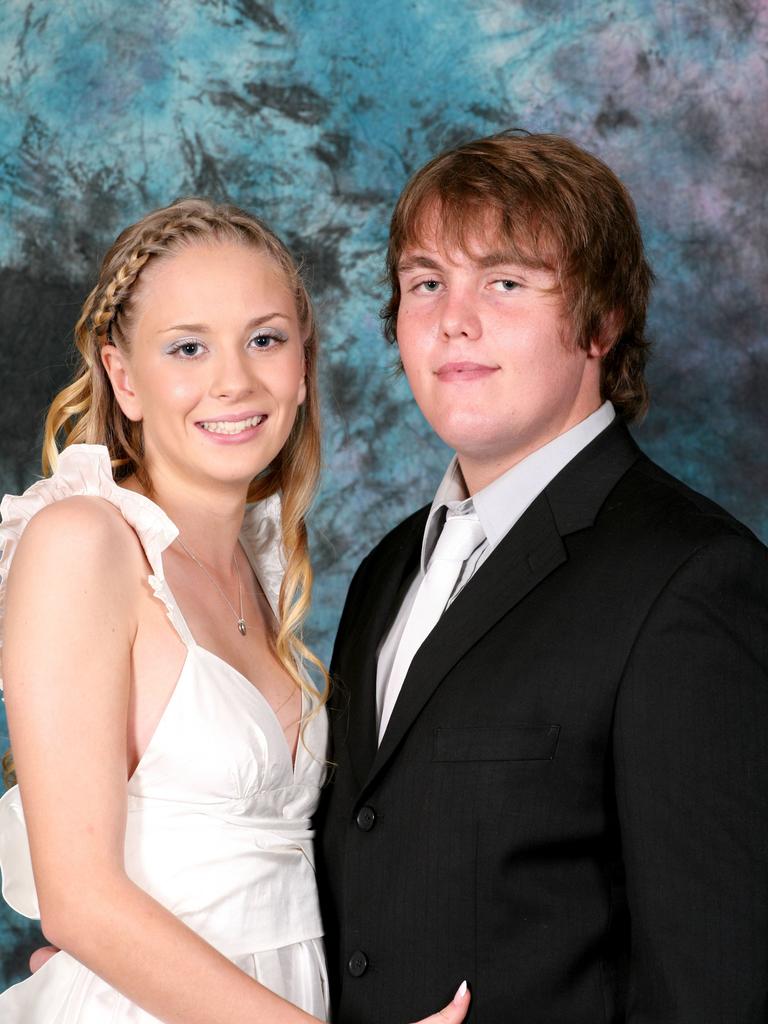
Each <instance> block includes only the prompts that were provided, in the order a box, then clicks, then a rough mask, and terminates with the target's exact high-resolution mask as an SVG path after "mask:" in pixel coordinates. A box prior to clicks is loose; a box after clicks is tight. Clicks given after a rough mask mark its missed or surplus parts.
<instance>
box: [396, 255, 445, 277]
mask: <svg viewBox="0 0 768 1024" xmlns="http://www.w3.org/2000/svg"><path fill="white" fill-rule="evenodd" d="M417 268H418V269H420V270H439V269H440V264H439V263H437V262H436V261H435V260H433V259H431V258H430V257H429V256H406V257H405V258H404V259H402V260H400V262H399V263H398V264H397V272H398V274H407V273H408V271H409V270H416V269H417Z"/></svg>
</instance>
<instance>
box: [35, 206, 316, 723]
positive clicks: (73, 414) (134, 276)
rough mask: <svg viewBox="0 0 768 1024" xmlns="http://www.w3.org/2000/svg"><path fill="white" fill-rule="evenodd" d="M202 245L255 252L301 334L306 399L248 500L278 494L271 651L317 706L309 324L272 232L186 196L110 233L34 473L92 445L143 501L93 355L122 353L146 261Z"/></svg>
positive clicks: (126, 436)
mask: <svg viewBox="0 0 768 1024" xmlns="http://www.w3.org/2000/svg"><path fill="white" fill-rule="evenodd" d="M211 241H213V242H217V241H234V242H237V243H239V244H242V245H245V246H248V247H251V248H253V249H255V250H256V251H257V252H260V253H265V254H266V255H267V256H269V258H270V259H272V260H274V262H275V263H276V264H277V266H278V267H279V268H280V270H281V272H282V273H283V274H284V275H285V279H286V281H287V283H288V286H289V288H290V289H291V291H292V293H293V297H294V300H295V302H296V311H297V314H298V319H299V324H300V326H301V329H302V332H303V342H304V358H305V367H306V385H307V394H306V399H305V400H304V402H303V404H302V405H301V406H299V409H298V412H297V415H296V420H295V422H294V424H293V428H292V429H291V432H290V435H289V437H288V440H287V441H286V443H285V445H284V447H283V449H282V451H280V453H279V454H278V455H277V457H276V458H275V459H274V461H273V462H272V463H271V464H270V465H269V466H268V467H267V468H266V469H265V470H264V471H263V472H261V473H259V475H258V476H256V477H254V479H253V480H252V481H251V484H250V487H249V488H248V501H250V502H254V501H260V500H262V499H264V498H267V497H269V495H271V494H275V493H279V494H280V497H281V516H282V533H283V544H284V548H285V555H286V571H285V576H284V578H283V583H282V586H281V588H280V596H279V603H278V611H279V624H278V631H277V635H276V637H274V638H273V643H274V650H275V654H276V655H277V657H278V659H279V661H280V662H281V664H282V665H283V667H284V668H285V670H286V671H287V672H288V674H289V675H290V676H291V678H292V679H293V681H294V682H295V684H296V685H297V686H298V687H299V688H300V689H301V690H302V691H303V692H306V693H307V694H309V695H310V696H311V697H312V698H313V699H314V700H317V701H318V702H319V703H320V704H322V703H324V702H325V700H326V699H327V696H328V673H327V671H326V669H325V666H324V665H323V663H322V662H321V661H320V659H319V658H317V657H316V655H315V654H313V653H312V651H311V650H310V649H309V648H308V647H307V646H306V644H305V643H304V642H303V640H302V636H301V631H302V625H303V622H304V619H305V617H306V615H307V612H308V610H309V605H310V597H311V592H312V568H311V566H310V562H309V554H308V544H307V528H306V524H305V516H306V514H307V511H308V509H309V507H310V505H311V503H312V499H313V497H314V494H315V489H316V486H317V480H318V476H319V472H320V416H319V395H318V387H317V345H318V339H317V327H316V324H315V317H314V312H313V309H312V303H311V301H310V298H309V294H308V293H307V289H306V287H305V286H304V282H303V281H302V279H301V274H300V272H299V268H298V267H297V265H296V263H295V262H294V260H293V258H292V257H291V254H290V253H289V252H288V249H287V248H286V247H285V245H284V244H283V243H282V242H281V241H280V239H279V238H278V237H277V235H275V234H274V233H273V232H272V231H270V229H269V228H268V227H267V226H266V225H265V224H263V223H262V222H261V221H260V220H258V218H256V217H254V216H252V215H251V214H249V213H246V212H245V211H244V210H240V209H238V208H237V207H235V206H229V205H220V204H215V203H212V202H210V201H208V200H207V199H200V198H195V197H193V198H187V199H179V200H177V201H176V202H174V203H171V204H170V206H165V207H163V208H162V209H159V210H154V211H153V212H152V213H149V214H147V216H146V217H142V219H141V220H140V221H138V222H137V223H136V224H132V225H131V226H130V227H128V228H126V229H125V231H123V232H122V233H121V234H120V235H119V236H118V238H117V240H116V241H115V243H114V245H113V246H112V248H111V249H110V250H109V252H108V253H107V254H106V256H105V257H104V261H103V263H102V265H101V270H100V272H99V279H98V281H97V283H96V286H95V287H94V289H93V290H92V291H91V293H90V295H89V296H88V298H87V299H86V300H85V304H84V305H83V309H82V313H81V314H80V319H79V320H78V321H77V324H76V325H75V344H76V346H77V349H78V352H79V360H78V365H77V367H76V370H75V375H74V379H73V381H72V383H71V384H69V385H67V387H65V388H64V389H63V390H61V391H60V392H59V393H58V394H57V395H56V397H55V398H54V400H53V402H52V403H51V406H50V409H49V410H48V415H47V417H46V420H45V435H44V440H43V473H44V474H45V475H46V476H48V475H50V474H51V473H52V472H53V470H54V469H55V467H56V461H57V458H58V454H59V452H60V451H61V450H62V449H63V448H66V447H67V446H68V445H71V444H82V443H85V444H102V445H106V447H107V448H108V449H109V453H110V457H111V460H112V469H113V473H114V475H115V479H117V480H121V479H124V478H125V477H128V476H131V475H135V476H136V479H137V480H138V481H139V483H140V484H141V485H142V487H143V488H144V490H145V491H146V492H147V494H150V495H151V493H152V481H151V480H150V478H149V475H148V473H147V470H146V466H145V464H144V457H143V456H144V445H143V436H142V425H141V423H134V422H132V421H131V420H129V419H128V418H127V417H126V416H125V415H124V414H123V412H122V410H121V409H120V406H119V405H118V403H117V400H116V399H115V396H114V392H113V391H112V386H111V384H110V381H109V378H108V377H107V373H106V371H105V369H104V366H103V364H102V361H101V349H102V347H103V346H104V345H107V344H113V345H117V346H118V347H119V348H122V349H127V348H128V347H129V344H128V334H127V330H128V327H129V326H130V321H131V313H132V304H133V297H134V293H135V291H136V286H137V284H138V282H139V279H140V277H141V274H142V272H143V271H144V269H145V268H146V267H147V266H148V265H149V264H151V263H152V262H155V261H158V260H161V259H163V258H168V257H170V256H173V255H174V254H175V253H177V252H178V251H179V250H180V249H182V248H183V247H185V246H187V245H190V244H194V243H199V242H203V243H205V242H211ZM307 663H309V664H310V665H311V666H313V667H314V669H315V670H316V671H317V672H318V673H319V674H320V676H321V679H322V684H323V685H322V688H320V687H314V686H312V685H311V684H309V683H308V682H307V680H306V679H305V678H304V675H303V674H302V672H301V666H303V665H305V664H307Z"/></svg>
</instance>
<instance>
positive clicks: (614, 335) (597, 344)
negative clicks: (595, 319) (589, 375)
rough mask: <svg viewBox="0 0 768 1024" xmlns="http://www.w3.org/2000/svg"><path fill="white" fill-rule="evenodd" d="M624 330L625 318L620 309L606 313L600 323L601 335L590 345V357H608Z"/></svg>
mask: <svg viewBox="0 0 768 1024" xmlns="http://www.w3.org/2000/svg"><path fill="white" fill-rule="evenodd" d="M623 329H624V316H623V314H622V312H621V310H620V309H611V310H609V311H608V312H607V313H604V314H603V316H602V318H601V321H600V333H599V335H598V336H597V337H595V338H593V339H592V341H591V343H590V346H589V355H591V356H593V357H594V358H596V359H598V358H602V357H603V356H607V355H608V353H609V352H610V351H611V349H612V348H613V346H614V345H615V344H616V342H617V341H618V340H619V338H620V337H621V332H622V331H623Z"/></svg>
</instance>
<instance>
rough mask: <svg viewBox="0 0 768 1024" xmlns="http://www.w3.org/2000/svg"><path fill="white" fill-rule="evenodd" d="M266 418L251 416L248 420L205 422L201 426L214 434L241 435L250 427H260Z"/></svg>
mask: <svg viewBox="0 0 768 1024" xmlns="http://www.w3.org/2000/svg"><path fill="white" fill-rule="evenodd" d="M266 418H267V417H266V416H263V415H261V416H251V417H249V418H248V419H247V420H203V421H202V422H201V423H200V426H201V427H202V428H203V430H210V432H211V433H212V434H239V433H241V432H242V431H243V430H248V428H249V427H258V425H259V424H260V423H263V422H264V420H265V419H266Z"/></svg>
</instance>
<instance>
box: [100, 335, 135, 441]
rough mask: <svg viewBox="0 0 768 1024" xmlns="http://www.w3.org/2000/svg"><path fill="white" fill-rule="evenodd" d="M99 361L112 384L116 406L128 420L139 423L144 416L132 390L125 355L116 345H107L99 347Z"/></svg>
mask: <svg viewBox="0 0 768 1024" xmlns="http://www.w3.org/2000/svg"><path fill="white" fill-rule="evenodd" d="M101 361H102V363H103V364H104V369H105V370H106V371H107V376H108V377H109V380H110V383H111V384H112V390H113V391H114V393H115V398H116V399H117V404H118V405H119V406H120V408H121V409H122V410H123V413H124V414H125V415H126V416H127V417H128V419H129V420H133V421H134V423H139V422H140V421H141V420H142V419H143V418H144V414H143V412H142V409H141V402H140V401H139V398H138V395H137V394H136V392H135V391H134V389H133V384H132V382H131V371H130V366H129V364H128V359H127V358H126V355H125V353H124V352H121V351H120V349H119V348H118V347H117V345H113V344H111V343H108V344H106V345H102V346H101Z"/></svg>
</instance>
